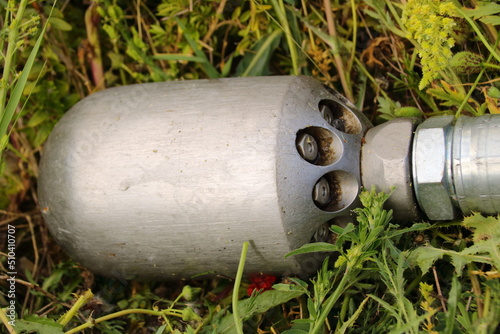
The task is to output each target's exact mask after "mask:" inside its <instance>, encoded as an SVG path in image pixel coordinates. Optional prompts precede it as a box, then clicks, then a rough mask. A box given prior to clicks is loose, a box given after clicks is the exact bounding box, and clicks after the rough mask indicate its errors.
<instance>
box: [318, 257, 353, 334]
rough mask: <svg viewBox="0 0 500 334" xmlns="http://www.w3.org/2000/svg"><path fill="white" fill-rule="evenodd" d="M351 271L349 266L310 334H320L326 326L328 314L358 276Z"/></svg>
mask: <svg viewBox="0 0 500 334" xmlns="http://www.w3.org/2000/svg"><path fill="white" fill-rule="evenodd" d="M350 269H351V266H348V267H347V268H346V270H345V272H344V274H343V275H342V279H341V280H340V282H339V284H338V285H337V288H336V289H335V291H334V292H333V294H332V295H331V296H330V297H328V299H327V300H326V302H325V307H324V308H323V310H321V313H320V315H319V317H318V319H316V320H315V321H314V327H313V328H312V329H311V331H310V332H309V334H318V333H319V331H320V330H321V328H322V327H323V324H324V322H325V320H326V318H327V317H328V314H330V311H331V310H332V308H333V306H334V305H335V303H336V302H337V300H338V299H339V297H340V296H341V295H342V293H343V292H344V288H345V287H346V286H347V285H348V282H349V281H351V280H352V276H355V275H356V273H355V272H352V271H350Z"/></svg>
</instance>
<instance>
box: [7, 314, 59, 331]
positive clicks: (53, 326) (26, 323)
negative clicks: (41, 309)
mask: <svg viewBox="0 0 500 334" xmlns="http://www.w3.org/2000/svg"><path fill="white" fill-rule="evenodd" d="M15 329H16V331H17V332H18V333H21V332H22V331H26V333H33V332H35V333H38V334H62V333H64V331H63V326H62V325H61V324H58V323H57V322H55V320H54V319H49V318H46V317H39V316H37V315H28V316H26V317H25V318H24V319H20V320H16V326H15Z"/></svg>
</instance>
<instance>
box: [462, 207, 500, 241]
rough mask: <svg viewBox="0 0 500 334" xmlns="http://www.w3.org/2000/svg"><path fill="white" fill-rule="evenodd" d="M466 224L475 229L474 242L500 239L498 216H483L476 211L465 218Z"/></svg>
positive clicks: (470, 228)
mask: <svg viewBox="0 0 500 334" xmlns="http://www.w3.org/2000/svg"><path fill="white" fill-rule="evenodd" d="M464 226H465V227H467V228H468V229H469V230H472V231H473V240H474V242H476V241H480V240H485V239H492V238H493V239H496V240H497V241H500V220H499V219H498V218H496V217H492V216H488V217H483V215H481V214H480V213H477V212H476V213H474V214H473V215H472V216H469V217H465V218H464Z"/></svg>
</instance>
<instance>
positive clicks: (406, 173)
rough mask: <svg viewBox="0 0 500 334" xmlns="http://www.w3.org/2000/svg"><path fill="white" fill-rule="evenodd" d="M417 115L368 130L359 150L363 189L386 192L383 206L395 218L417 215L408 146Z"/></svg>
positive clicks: (405, 218)
mask: <svg viewBox="0 0 500 334" xmlns="http://www.w3.org/2000/svg"><path fill="white" fill-rule="evenodd" d="M418 122H419V120H418V119H417V118H397V119H393V120H391V121H389V122H386V123H383V124H381V125H378V126H376V127H374V128H371V129H370V130H368V132H367V133H366V135H365V140H364V144H363V148H362V150H361V175H362V180H363V185H364V186H365V187H366V188H370V187H371V186H373V185H374V186H376V188H377V191H384V192H385V193H389V192H391V190H392V187H395V189H394V191H393V193H392V195H391V197H389V199H388V200H387V205H388V207H390V208H391V209H392V210H393V215H394V218H395V219H396V220H401V221H411V220H416V219H418V218H419V210H418V204H417V200H416V199H415V196H414V192H413V187H412V183H413V182H412V181H413V180H412V176H411V159H410V158H411V147H412V145H411V144H412V139H413V131H414V130H415V128H416V126H417V124H418Z"/></svg>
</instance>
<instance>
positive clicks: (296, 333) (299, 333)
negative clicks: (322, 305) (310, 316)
mask: <svg viewBox="0 0 500 334" xmlns="http://www.w3.org/2000/svg"><path fill="white" fill-rule="evenodd" d="M283 334H307V332H306V331H303V330H301V329H289V330H287V331H284V332H283Z"/></svg>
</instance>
